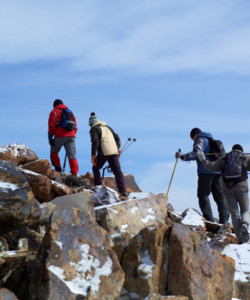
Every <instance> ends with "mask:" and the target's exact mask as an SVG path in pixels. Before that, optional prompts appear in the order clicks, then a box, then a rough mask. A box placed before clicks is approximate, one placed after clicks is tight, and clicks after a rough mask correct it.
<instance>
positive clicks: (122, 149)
mask: <svg viewBox="0 0 250 300" xmlns="http://www.w3.org/2000/svg"><path fill="white" fill-rule="evenodd" d="M128 142H130V143H129V144H128ZM134 142H136V138H133V140H132V139H131V138H128V140H127V142H126V143H125V144H124V146H123V147H122V148H121V150H120V154H122V153H123V152H124V151H126V150H127V149H128V147H129V146H131V145H132V144H133V143H134ZM106 169H107V171H108V172H111V168H110V165H107V166H106V167H105V168H103V170H102V179H103V178H104V173H105V170H106Z"/></svg>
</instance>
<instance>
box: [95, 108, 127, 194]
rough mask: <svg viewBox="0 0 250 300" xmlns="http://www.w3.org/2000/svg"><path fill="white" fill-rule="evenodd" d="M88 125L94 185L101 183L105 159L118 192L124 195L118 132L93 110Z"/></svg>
mask: <svg viewBox="0 0 250 300" xmlns="http://www.w3.org/2000/svg"><path fill="white" fill-rule="evenodd" d="M89 126H90V127H91V129H90V137H91V162H92V164H93V167H92V170H93V175H94V185H101V184H102V181H101V175H100V169H101V168H102V167H103V165H104V164H105V163H106V161H107V162H108V163H109V166H110V168H111V171H112V172H113V174H114V176H115V180H116V184H117V188H118V191H119V193H120V194H121V196H125V197H126V196H127V191H126V185H125V179H124V175H123V173H122V171H121V166H120V162H119V157H120V150H119V149H120V146H121V142H120V138H119V136H118V134H116V133H115V132H114V131H113V129H112V128H111V127H109V126H107V124H106V123H105V122H102V121H99V120H98V118H97V117H96V115H95V113H94V112H92V113H91V115H90V118H89Z"/></svg>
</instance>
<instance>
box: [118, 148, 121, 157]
mask: <svg viewBox="0 0 250 300" xmlns="http://www.w3.org/2000/svg"><path fill="white" fill-rule="evenodd" d="M118 155H119V158H120V157H121V150H120V149H118Z"/></svg>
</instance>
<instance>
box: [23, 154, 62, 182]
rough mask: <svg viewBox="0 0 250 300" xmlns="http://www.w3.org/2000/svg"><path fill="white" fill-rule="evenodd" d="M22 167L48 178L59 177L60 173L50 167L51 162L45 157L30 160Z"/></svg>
mask: <svg viewBox="0 0 250 300" xmlns="http://www.w3.org/2000/svg"><path fill="white" fill-rule="evenodd" d="M22 168H23V169H26V170H30V171H33V172H35V173H38V174H41V175H45V176H47V177H48V178H49V179H52V180H54V179H56V178H59V177H60V173H58V172H56V171H55V170H52V169H51V164H50V162H49V161H48V160H47V159H38V160H35V161H32V162H29V163H27V164H25V165H23V166H22Z"/></svg>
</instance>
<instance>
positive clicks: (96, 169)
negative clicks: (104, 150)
mask: <svg viewBox="0 0 250 300" xmlns="http://www.w3.org/2000/svg"><path fill="white" fill-rule="evenodd" d="M106 161H107V160H106V158H105V156H103V155H98V156H97V157H96V166H94V165H93V167H92V170H93V175H94V185H101V184H102V180H101V174H100V169H101V168H102V167H103V165H104V164H105V162H106Z"/></svg>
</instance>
